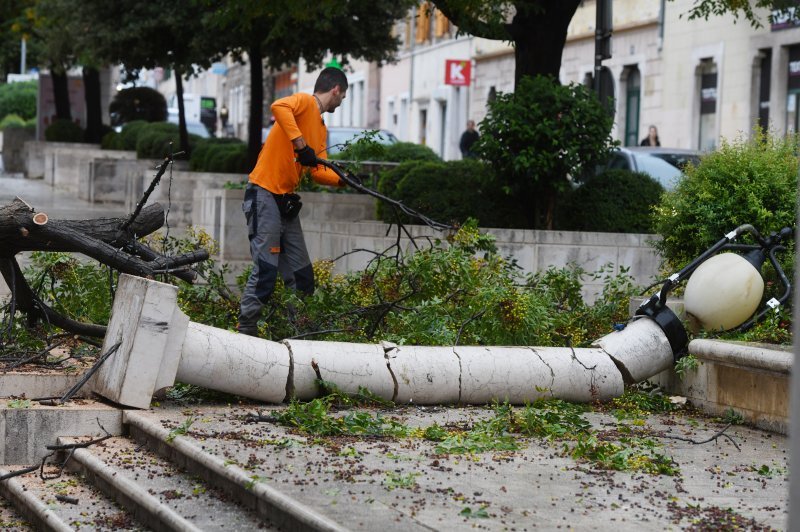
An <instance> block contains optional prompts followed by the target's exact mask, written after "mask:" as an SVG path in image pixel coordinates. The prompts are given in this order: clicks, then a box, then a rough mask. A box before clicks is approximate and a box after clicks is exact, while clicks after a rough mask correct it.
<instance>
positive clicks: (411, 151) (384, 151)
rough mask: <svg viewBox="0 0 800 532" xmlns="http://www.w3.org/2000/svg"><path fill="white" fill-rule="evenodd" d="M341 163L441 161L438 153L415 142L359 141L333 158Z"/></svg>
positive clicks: (332, 157)
mask: <svg viewBox="0 0 800 532" xmlns="http://www.w3.org/2000/svg"><path fill="white" fill-rule="evenodd" d="M331 159H334V160H340V161H386V162H393V163H401V162H404V161H415V160H416V161H441V159H440V158H439V156H438V155H436V152H434V151H433V150H432V149H430V148H429V147H427V146H423V145H422V144H414V143H413V142H396V143H395V144H378V143H377V142H368V141H360V142H359V141H357V142H355V143H353V144H351V145H350V146H349V147H348V148H347V149H346V150H342V151H340V152H339V153H337V154H335V155H333V156H331Z"/></svg>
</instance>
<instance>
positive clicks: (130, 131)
mask: <svg viewBox="0 0 800 532" xmlns="http://www.w3.org/2000/svg"><path fill="white" fill-rule="evenodd" d="M148 123H149V122H147V121H146V120H134V121H133V122H128V123H127V124H125V125H124V126H122V131H120V133H119V142H120V148H118V149H122V150H131V151H134V150H135V149H136V143H137V142H138V141H139V133H141V132H142V131H144V128H145V127H147V124H148Z"/></svg>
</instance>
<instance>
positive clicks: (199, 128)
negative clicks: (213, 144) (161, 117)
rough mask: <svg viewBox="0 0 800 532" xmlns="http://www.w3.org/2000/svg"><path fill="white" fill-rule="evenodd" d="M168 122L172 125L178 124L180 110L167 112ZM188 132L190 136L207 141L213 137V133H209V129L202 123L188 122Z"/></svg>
mask: <svg viewBox="0 0 800 532" xmlns="http://www.w3.org/2000/svg"><path fill="white" fill-rule="evenodd" d="M167 122H169V123H171V124H177V123H178V110H177V109H175V110H174V111H173V109H171V108H170V109H168V110H167ZM186 132H187V133H189V134H190V135H197V136H198V137H200V138H203V139H207V138H209V137H211V133H209V132H208V128H206V126H205V125H204V124H202V123H200V122H189V121H188V120H187V121H186Z"/></svg>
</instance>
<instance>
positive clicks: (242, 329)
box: [236, 323, 258, 338]
mask: <svg viewBox="0 0 800 532" xmlns="http://www.w3.org/2000/svg"><path fill="white" fill-rule="evenodd" d="M236 330H237V331H239V334H246V335H247V336H255V337H256V338H258V325H257V324H255V323H252V324H251V323H239V324H238V325H237V326H236Z"/></svg>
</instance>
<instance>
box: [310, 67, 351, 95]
mask: <svg viewBox="0 0 800 532" xmlns="http://www.w3.org/2000/svg"><path fill="white" fill-rule="evenodd" d="M337 85H338V86H339V87H340V88H341V89H342V90H347V76H345V74H344V72H342V71H341V69H338V68H336V67H326V68H323V69H322V72H320V73H319V77H317V82H316V83H315V84H314V92H318V93H323V92H328V91H330V90H332V89H333V88H334V87H335V86H337Z"/></svg>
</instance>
